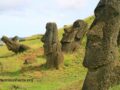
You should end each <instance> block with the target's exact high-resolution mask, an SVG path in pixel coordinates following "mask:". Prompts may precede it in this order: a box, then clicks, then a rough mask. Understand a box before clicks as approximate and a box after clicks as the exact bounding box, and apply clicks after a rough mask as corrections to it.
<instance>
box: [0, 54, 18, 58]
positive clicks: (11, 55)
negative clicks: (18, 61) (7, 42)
mask: <svg viewBox="0 0 120 90" xmlns="http://www.w3.org/2000/svg"><path fill="white" fill-rule="evenodd" d="M15 55H16V54H10V55H4V56H0V58H9V57H13V56H15Z"/></svg>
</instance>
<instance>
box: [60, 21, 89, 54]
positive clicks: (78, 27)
mask: <svg viewBox="0 0 120 90" xmlns="http://www.w3.org/2000/svg"><path fill="white" fill-rule="evenodd" d="M87 28H88V25H87V23H85V22H84V21H83V20H76V21H75V22H74V23H73V26H71V27H65V28H64V34H63V38H62V40H61V43H62V51H64V52H74V51H76V50H78V49H79V46H80V43H81V41H82V39H83V37H84V35H85V34H86V32H87Z"/></svg>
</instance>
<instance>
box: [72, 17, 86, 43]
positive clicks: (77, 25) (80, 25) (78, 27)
mask: <svg viewBox="0 0 120 90" xmlns="http://www.w3.org/2000/svg"><path fill="white" fill-rule="evenodd" d="M73 29H74V30H75V31H77V33H76V35H75V41H81V40H82V39H83V37H84V35H85V34H86V32H87V30H88V24H87V23H86V22H85V21H83V20H80V19H79V20H76V21H75V22H74V23H73Z"/></svg>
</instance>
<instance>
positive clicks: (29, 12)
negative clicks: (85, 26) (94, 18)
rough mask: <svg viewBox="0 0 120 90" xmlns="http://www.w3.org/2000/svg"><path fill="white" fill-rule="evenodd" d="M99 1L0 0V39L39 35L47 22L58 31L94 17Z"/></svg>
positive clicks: (43, 30)
mask: <svg viewBox="0 0 120 90" xmlns="http://www.w3.org/2000/svg"><path fill="white" fill-rule="evenodd" d="M98 2H99V0H0V37H1V36H2V35H7V36H9V37H12V36H14V35H18V36H20V37H25V36H30V35H34V34H41V33H42V34H43V33H44V32H45V25H46V23H47V22H56V23H57V25H58V28H59V27H62V26H64V25H65V24H71V23H73V22H74V21H75V20H77V19H84V18H86V17H88V16H91V15H93V14H94V9H95V7H96V5H97V4H98Z"/></svg>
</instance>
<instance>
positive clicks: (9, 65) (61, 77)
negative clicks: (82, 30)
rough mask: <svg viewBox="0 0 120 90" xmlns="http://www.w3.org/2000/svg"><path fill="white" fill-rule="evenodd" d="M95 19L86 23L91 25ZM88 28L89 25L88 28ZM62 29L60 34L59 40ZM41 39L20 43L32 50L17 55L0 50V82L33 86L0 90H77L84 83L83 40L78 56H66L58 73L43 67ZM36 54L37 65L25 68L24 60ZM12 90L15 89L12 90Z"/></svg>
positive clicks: (5, 85) (3, 86) (0, 86)
mask: <svg viewBox="0 0 120 90" xmlns="http://www.w3.org/2000/svg"><path fill="white" fill-rule="evenodd" d="M93 19H94V16H92V17H90V18H87V19H85V21H86V22H89V23H92V21H93ZM89 25H90V24H89ZM63 33H64V30H63V28H61V29H60V30H59V39H60V40H61V38H62V34H63ZM40 38H41V35H34V36H32V37H28V38H26V40H25V41H22V42H21V43H22V44H25V45H28V46H30V47H31V50H29V51H26V52H24V53H20V54H14V53H13V52H11V51H8V49H7V48H6V46H3V47H0V63H1V64H2V65H0V79H33V82H0V90H11V87H13V86H16V87H18V88H19V89H17V90H25V89H27V90H72V89H70V88H73V90H80V88H81V87H82V84H83V82H84V79H85V76H86V73H87V69H86V68H84V67H83V66H82V62H83V59H84V54H85V46H86V37H85V38H84V39H83V41H82V44H81V47H80V49H79V50H78V52H76V53H71V54H65V53H64V67H63V68H62V69H60V70H53V69H51V70H48V69H47V68H46V67H45V66H43V64H45V62H46V59H45V57H44V56H43V49H42V48H41V47H42V46H43V43H42V42H41V41H40ZM34 53H35V54H36V58H35V60H37V62H35V63H33V64H30V65H24V64H23V62H24V58H25V56H29V57H31V58H32V57H33V56H34ZM13 90H15V89H13ZM110 90H120V86H119V85H118V86H115V87H113V88H111V89H110Z"/></svg>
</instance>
